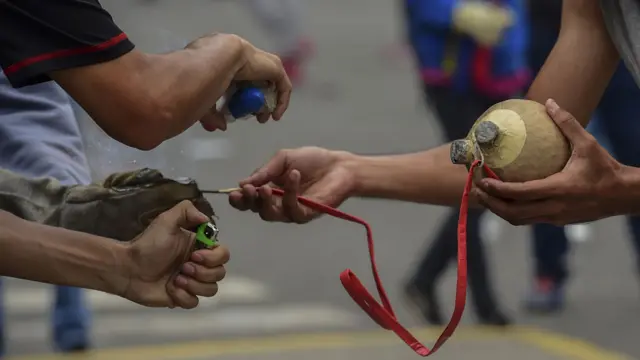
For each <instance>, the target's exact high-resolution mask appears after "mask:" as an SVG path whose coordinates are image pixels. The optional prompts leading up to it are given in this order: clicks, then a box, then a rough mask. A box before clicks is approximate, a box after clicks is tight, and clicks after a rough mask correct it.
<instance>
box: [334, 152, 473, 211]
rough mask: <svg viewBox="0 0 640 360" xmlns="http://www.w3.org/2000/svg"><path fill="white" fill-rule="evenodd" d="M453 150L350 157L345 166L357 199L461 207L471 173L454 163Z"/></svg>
mask: <svg viewBox="0 0 640 360" xmlns="http://www.w3.org/2000/svg"><path fill="white" fill-rule="evenodd" d="M449 148H450V144H446V145H442V146H439V147H437V148H434V149H431V150H427V151H423V152H418V153H413V154H405V155H392V156H357V155H350V156H349V160H347V161H345V163H348V165H347V167H348V168H349V169H350V170H351V172H352V173H353V174H354V178H355V181H354V182H355V191H354V193H355V196H361V197H374V198H385V199H395V200H403V201H412V202H418V203H425V204H433V205H446V206H455V205H459V204H460V200H461V198H462V192H463V190H464V185H465V180H466V177H467V169H466V167H464V166H462V165H454V164H453V163H452V162H451V160H450V157H449ZM471 202H472V203H474V204H475V199H471Z"/></svg>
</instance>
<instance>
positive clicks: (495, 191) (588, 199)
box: [474, 100, 636, 225]
mask: <svg viewBox="0 0 640 360" xmlns="http://www.w3.org/2000/svg"><path fill="white" fill-rule="evenodd" d="M546 107H547V112H548V113H549V115H550V116H551V118H552V119H553V121H555V123H556V124H557V125H558V127H559V128H560V130H561V131H562V133H563V134H564V135H565V136H566V137H567V139H568V140H569V142H570V143H571V145H572V148H573V150H572V154H571V158H570V159H569V161H568V162H567V164H566V166H565V168H564V169H563V170H562V171H561V172H559V173H557V174H554V175H551V176H549V177H547V178H546V179H542V180H533V181H527V182H523V183H510V182H501V181H497V180H493V179H483V180H482V181H480V182H479V183H478V184H477V185H478V188H477V189H476V190H474V191H475V192H476V196H478V199H479V201H480V202H481V203H482V204H483V205H484V206H485V207H487V208H488V209H489V210H491V211H492V212H493V213H495V214H496V215H498V216H500V217H502V218H503V219H505V220H507V221H509V222H510V223H511V224H513V225H526V224H535V223H551V224H555V225H567V224H573V223H581V222H587V221H592V220H597V219H601V218H604V217H608V216H613V215H618V214H622V213H624V212H625V211H627V209H628V208H629V207H630V206H632V204H630V202H634V201H636V200H635V199H630V197H629V190H628V187H627V186H625V180H624V179H625V178H626V177H627V176H626V174H628V172H629V170H630V168H629V167H626V166H623V165H622V164H620V163H618V162H617V161H616V160H615V159H614V158H613V157H611V155H609V153H608V152H607V151H606V150H605V149H604V148H602V147H601V146H600V145H599V144H598V142H597V141H596V139H595V138H594V137H593V136H592V135H591V134H589V133H588V132H587V131H586V130H585V129H584V128H583V127H582V125H580V123H579V122H578V121H577V120H576V119H575V118H574V117H573V116H572V115H571V114H569V113H568V112H567V111H565V110H563V109H561V108H560V107H559V106H558V104H556V102H555V101H553V100H548V101H547V103H546Z"/></svg>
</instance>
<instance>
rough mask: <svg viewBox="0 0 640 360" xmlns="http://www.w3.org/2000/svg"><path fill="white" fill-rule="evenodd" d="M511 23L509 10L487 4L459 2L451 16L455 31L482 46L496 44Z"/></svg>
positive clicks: (511, 13)
mask: <svg viewBox="0 0 640 360" xmlns="http://www.w3.org/2000/svg"><path fill="white" fill-rule="evenodd" d="M513 22H514V15H513V12H512V11H510V9H508V8H505V7H501V6H499V5H495V4H492V3H489V2H477V1H473V2H461V3H460V4H459V5H458V6H457V7H456V9H455V10H454V14H453V24H454V26H455V27H456V29H457V30H458V31H460V32H463V33H466V34H467V35H469V36H471V37H473V38H474V39H475V40H476V41H477V42H478V43H480V44H481V45H484V46H493V45H495V44H496V43H498V42H499V41H500V39H501V38H502V34H503V32H504V31H505V30H506V29H507V28H509V27H510V26H511V25H512V24H513Z"/></svg>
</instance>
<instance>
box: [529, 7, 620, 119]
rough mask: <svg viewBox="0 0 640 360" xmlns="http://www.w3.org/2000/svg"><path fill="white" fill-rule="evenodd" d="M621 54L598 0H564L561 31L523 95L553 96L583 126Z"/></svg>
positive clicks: (538, 98) (535, 97) (536, 98)
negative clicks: (613, 40)
mask: <svg viewBox="0 0 640 360" xmlns="http://www.w3.org/2000/svg"><path fill="white" fill-rule="evenodd" d="M619 60H620V57H619V55H618V51H617V50H616V48H615V46H614V44H613V42H612V40H611V37H610V36H609V33H608V31H607V29H606V26H605V24H604V20H603V18H602V11H601V9H600V6H599V1H598V0H565V1H563V4H562V22H561V27H560V34H559V36H558V39H557V41H556V44H555V46H554V47H553V50H552V51H551V53H550V54H549V55H548V57H547V60H546V61H545V63H544V65H543V67H542V69H541V70H540V72H539V73H538V75H537V76H536V78H535V80H534V82H533V84H532V85H531V87H530V88H529V91H528V92H527V95H526V97H527V98H528V99H531V100H534V101H537V102H539V103H541V104H544V103H545V102H546V101H547V99H550V98H551V99H554V100H556V102H557V103H558V104H560V106H562V107H563V108H564V109H566V110H567V111H569V112H570V113H571V114H573V115H574V116H575V117H576V119H577V120H578V121H579V122H580V123H581V124H582V125H583V126H586V125H587V123H588V122H589V120H590V118H591V114H592V113H593V111H594V110H595V108H596V107H597V106H598V103H599V102H600V98H601V97H602V94H603V93H604V91H605V89H606V87H607V85H608V83H609V80H610V79H611V77H612V75H613V73H614V72H615V69H616V67H617V65H618V63H619Z"/></svg>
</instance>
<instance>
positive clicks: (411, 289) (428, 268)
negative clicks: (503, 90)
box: [406, 87, 508, 325]
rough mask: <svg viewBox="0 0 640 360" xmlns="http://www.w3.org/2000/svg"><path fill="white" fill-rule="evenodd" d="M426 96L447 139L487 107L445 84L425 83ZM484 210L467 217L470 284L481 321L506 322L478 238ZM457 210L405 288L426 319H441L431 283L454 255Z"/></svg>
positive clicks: (464, 129)
mask: <svg viewBox="0 0 640 360" xmlns="http://www.w3.org/2000/svg"><path fill="white" fill-rule="evenodd" d="M424 92H425V100H426V101H427V103H428V104H431V105H432V107H433V109H434V110H435V113H436V117H437V119H438V120H439V122H440V124H441V126H442V128H443V130H444V133H445V135H446V139H447V140H448V141H451V140H454V139H458V138H462V137H464V136H465V135H466V133H467V132H468V131H469V129H470V128H471V125H472V124H473V123H474V122H475V120H476V119H477V117H478V116H480V115H481V114H482V112H484V110H486V108H487V101H486V99H483V98H480V97H477V96H474V95H472V94H457V93H455V92H453V91H451V90H449V89H446V88H431V87H425V88H424ZM482 213H483V211H481V210H470V211H469V214H468V219H467V234H468V235H467V261H468V267H469V287H470V289H471V292H472V295H473V300H474V305H475V307H476V311H477V313H478V317H479V320H480V322H482V323H485V324H493V325H505V324H507V323H508V319H507V318H506V316H504V315H503V314H502V313H501V312H500V311H499V309H498V306H497V304H496V301H495V297H494V295H493V290H492V288H491V284H490V281H489V277H488V270H487V264H486V259H485V254H484V250H483V243H482V239H481V238H480V219H481V215H482ZM458 216H459V210H458V209H457V208H454V209H452V210H451V212H450V213H449V215H448V216H447V219H446V220H445V222H444V223H443V224H442V226H441V228H440V230H439V231H438V233H437V235H436V237H435V238H434V240H433V243H432V244H431V246H430V247H429V249H428V250H427V253H426V254H425V256H424V258H423V259H422V260H421V262H420V265H419V266H418V268H417V269H416V272H415V274H414V276H413V277H412V281H411V282H410V283H409V285H408V287H407V289H406V291H407V294H408V295H409V296H410V299H411V300H412V302H413V303H414V304H416V305H418V306H419V307H420V308H421V310H422V312H423V314H425V317H426V318H427V320H428V321H429V322H432V323H442V318H441V315H440V314H439V306H438V304H437V301H436V299H435V295H434V287H435V283H436V281H437V279H438V278H439V277H440V275H441V274H442V272H443V271H444V269H445V268H446V266H447V264H448V263H449V261H450V260H453V259H454V258H455V257H456V255H457V227H458Z"/></svg>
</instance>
